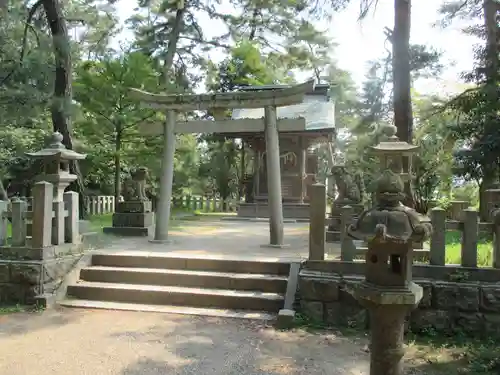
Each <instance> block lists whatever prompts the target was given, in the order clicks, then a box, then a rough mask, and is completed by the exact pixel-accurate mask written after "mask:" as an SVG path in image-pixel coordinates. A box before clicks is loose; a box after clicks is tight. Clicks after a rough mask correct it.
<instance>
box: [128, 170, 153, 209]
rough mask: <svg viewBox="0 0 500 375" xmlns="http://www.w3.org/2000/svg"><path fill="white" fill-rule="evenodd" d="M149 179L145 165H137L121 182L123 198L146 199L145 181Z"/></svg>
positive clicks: (131, 199) (130, 199)
mask: <svg viewBox="0 0 500 375" xmlns="http://www.w3.org/2000/svg"><path fill="white" fill-rule="evenodd" d="M148 179H149V172H148V169H147V168H146V167H138V168H136V169H134V170H131V171H130V177H128V178H126V179H125V180H124V181H123V183H122V195H123V200H124V201H125V202H127V201H137V200H138V201H147V200H148V197H147V196H146V181H147V180H148Z"/></svg>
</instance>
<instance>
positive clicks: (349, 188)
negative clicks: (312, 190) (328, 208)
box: [331, 165, 364, 203]
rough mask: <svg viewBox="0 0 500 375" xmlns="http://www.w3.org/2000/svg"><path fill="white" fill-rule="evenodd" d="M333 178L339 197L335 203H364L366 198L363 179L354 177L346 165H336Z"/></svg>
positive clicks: (332, 171)
mask: <svg viewBox="0 0 500 375" xmlns="http://www.w3.org/2000/svg"><path fill="white" fill-rule="evenodd" d="M331 173H332V177H333V178H334V180H335V186H336V188H337V192H338V196H337V199H335V201H337V202H341V201H348V202H352V203H362V201H363V196H364V184H363V177H362V176H360V175H356V176H352V175H351V174H350V173H349V172H348V171H347V169H346V167H345V166H344V165H336V166H334V167H332V169H331Z"/></svg>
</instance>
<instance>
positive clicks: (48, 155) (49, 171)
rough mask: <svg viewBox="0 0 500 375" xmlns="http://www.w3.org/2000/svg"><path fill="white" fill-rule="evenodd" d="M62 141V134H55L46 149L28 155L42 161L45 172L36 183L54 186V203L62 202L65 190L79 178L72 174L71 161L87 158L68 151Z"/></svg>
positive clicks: (51, 136) (48, 141)
mask: <svg viewBox="0 0 500 375" xmlns="http://www.w3.org/2000/svg"><path fill="white" fill-rule="evenodd" d="M62 141H63V136H62V134H61V133H59V132H54V133H52V134H51V135H50V136H49V137H48V138H47V142H46V147H45V148H44V149H42V150H40V151H37V152H27V153H26V155H27V156H29V157H31V158H34V159H40V160H42V162H43V172H42V173H41V174H39V175H38V176H36V177H35V181H47V182H50V183H51V184H53V185H54V201H62V195H63V193H64V189H65V188H66V187H67V186H68V185H69V184H70V183H71V182H73V181H75V180H76V178H77V176H76V175H74V174H71V173H70V170H69V161H71V160H81V159H85V157H86V156H87V155H85V154H79V153H78V152H75V151H73V150H68V149H67V148H66V146H64V145H63V143H62Z"/></svg>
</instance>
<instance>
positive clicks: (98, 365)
mask: <svg viewBox="0 0 500 375" xmlns="http://www.w3.org/2000/svg"><path fill="white" fill-rule="evenodd" d="M353 340H354V339H352V338H343V337H338V336H335V335H333V334H331V335H329V334H311V333H306V332H303V331H294V332H278V331H275V330H274V329H272V328H269V327H266V326H264V325H263V324H262V323H257V322H253V321H247V320H227V319H217V318H205V317H191V316H182V315H169V314H154V313H137V312H124V311H102V310H69V309H61V310H58V311H45V312H42V313H33V314H28V313H20V314H13V315H9V316H3V317H0V353H1V356H0V374H1V375H4V374H5V375H40V374H50V375H68V374H71V375H87V374H88V375H119V374H120V375H139V374H140V375H152V374H168V375H169V374H178V375H188V374H193V375H194V374H196V375H264V374H268V375H278V374H286V375H298V374H301V375H309V374H311V375H312V374H315V375H316V374H318V375H320V374H324V375H327V374H328V375H367V374H368V362H367V361H368V355H367V353H365V352H364V351H363V346H364V343H362V342H353Z"/></svg>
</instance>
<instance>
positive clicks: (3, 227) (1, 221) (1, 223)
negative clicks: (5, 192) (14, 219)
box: [0, 201, 9, 246]
mask: <svg viewBox="0 0 500 375" xmlns="http://www.w3.org/2000/svg"><path fill="white" fill-rule="evenodd" d="M8 209H9V202H8V201H0V246H4V245H5V244H6V243H7V224H8V222H9V221H8V220H7V216H6V215H7V213H8Z"/></svg>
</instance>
